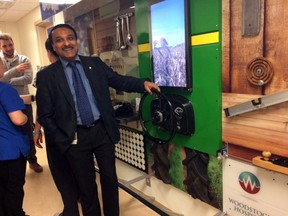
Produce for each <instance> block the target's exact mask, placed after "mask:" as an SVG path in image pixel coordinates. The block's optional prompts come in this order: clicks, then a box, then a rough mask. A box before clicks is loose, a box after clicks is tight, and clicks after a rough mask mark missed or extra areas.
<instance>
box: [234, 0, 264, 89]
mask: <svg viewBox="0 0 288 216" xmlns="http://www.w3.org/2000/svg"><path fill="white" fill-rule="evenodd" d="M263 12H264V4H263V0H262V1H261V24H260V26H261V27H260V32H259V34H258V35H256V36H242V13H243V11H242V1H241V0H236V1H231V12H230V19H231V32H230V35H231V36H230V43H231V50H230V55H231V56H230V58H231V65H230V70H231V73H230V74H231V83H230V85H231V92H233V93H249V94H261V87H258V86H254V85H252V84H250V83H249V82H248V80H247V78H246V67H247V65H248V64H249V62H250V61H251V60H253V59H254V58H256V57H263Z"/></svg>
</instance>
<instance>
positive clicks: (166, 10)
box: [150, 0, 189, 88]
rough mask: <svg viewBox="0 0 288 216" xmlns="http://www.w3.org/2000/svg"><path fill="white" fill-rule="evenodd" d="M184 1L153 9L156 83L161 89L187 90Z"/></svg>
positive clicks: (172, 0)
mask: <svg viewBox="0 0 288 216" xmlns="http://www.w3.org/2000/svg"><path fill="white" fill-rule="evenodd" d="M184 7H185V4H184V0H179V1H175V0H164V1H160V2H159V3H155V4H152V5H151V8H150V9H151V11H150V12H151V13H150V14H151V17H150V18H151V39H152V44H151V46H152V64H153V79H154V82H155V83H156V84H157V85H158V86H160V87H180V88H186V87H187V82H189V80H187V65H186V64H187V56H186V55H187V50H186V48H187V44H186V30H185V13H184V12H185V8H184Z"/></svg>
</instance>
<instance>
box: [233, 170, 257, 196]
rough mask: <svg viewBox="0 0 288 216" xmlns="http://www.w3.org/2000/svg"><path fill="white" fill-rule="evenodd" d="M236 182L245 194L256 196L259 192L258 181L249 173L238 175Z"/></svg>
mask: <svg viewBox="0 0 288 216" xmlns="http://www.w3.org/2000/svg"><path fill="white" fill-rule="evenodd" d="M238 180H239V184H240V186H241V187H242V189H243V190H244V191H246V192H247V193H250V194H256V193H258V192H259V191H260V188H261V185H260V181H259V179H258V178H257V177H256V176H255V175H254V174H252V173H250V172H242V173H241V174H240V175H239V179H238Z"/></svg>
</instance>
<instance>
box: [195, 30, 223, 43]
mask: <svg viewBox="0 0 288 216" xmlns="http://www.w3.org/2000/svg"><path fill="white" fill-rule="evenodd" d="M212 43H219V32H212V33H207V34H201V35H194V36H192V37H191V44H192V46H199V45H204V44H212Z"/></svg>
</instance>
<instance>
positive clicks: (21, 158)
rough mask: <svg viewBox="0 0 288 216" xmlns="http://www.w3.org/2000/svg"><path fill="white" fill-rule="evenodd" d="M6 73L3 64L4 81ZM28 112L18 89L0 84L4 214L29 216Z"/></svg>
mask: <svg viewBox="0 0 288 216" xmlns="http://www.w3.org/2000/svg"><path fill="white" fill-rule="evenodd" d="M3 72H4V70H3V63H2V61H0V78H1V77H2V76H3ZM24 109H25V105H24V102H23V100H22V99H21V98H20V96H19V94H18V93H17V91H16V89H14V88H13V87H12V86H11V85H9V84H6V83H3V82H0V215H5V216H12V215H17V216H25V212H24V211H23V207H22V205H23V199H24V189H23V187H24V183H25V173H26V157H27V155H28V153H29V151H30V144H29V140H28V136H27V134H26V132H25V130H24V129H23V127H22V126H23V125H24V124H25V123H26V122H27V120H28V118H27V116H26V115H25V114H24V113H23V112H22V110H24Z"/></svg>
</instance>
